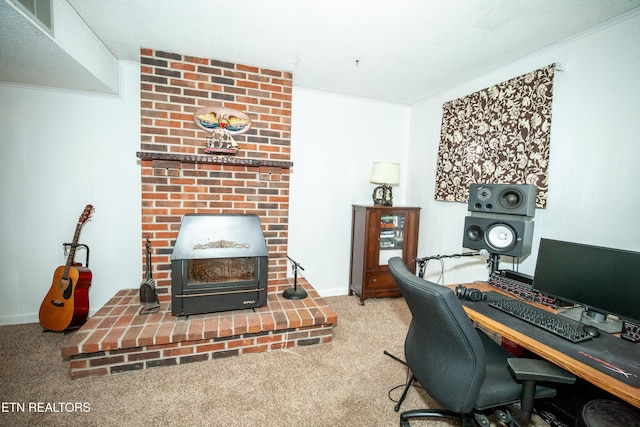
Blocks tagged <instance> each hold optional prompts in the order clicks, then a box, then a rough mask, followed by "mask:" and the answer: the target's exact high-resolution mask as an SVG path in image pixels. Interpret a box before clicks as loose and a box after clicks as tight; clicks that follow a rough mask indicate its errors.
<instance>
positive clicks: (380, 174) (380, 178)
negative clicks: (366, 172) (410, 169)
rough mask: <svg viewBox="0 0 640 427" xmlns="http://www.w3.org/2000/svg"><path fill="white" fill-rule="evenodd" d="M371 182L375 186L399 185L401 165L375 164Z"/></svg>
mask: <svg viewBox="0 0 640 427" xmlns="http://www.w3.org/2000/svg"><path fill="white" fill-rule="evenodd" d="M370 181H371V182H372V183H374V184H387V185H399V184H400V163H384V162H374V163H373V169H372V170H371V180H370Z"/></svg>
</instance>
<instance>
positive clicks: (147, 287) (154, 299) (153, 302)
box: [138, 237, 160, 314]
mask: <svg viewBox="0 0 640 427" xmlns="http://www.w3.org/2000/svg"><path fill="white" fill-rule="evenodd" d="M146 249H147V263H146V272H145V278H144V280H143V281H142V282H141V283H140V304H142V307H140V312H139V313H138V314H151V313H157V312H158V310H159V309H160V302H159V301H158V293H157V292H156V282H155V280H153V278H152V277H151V241H149V238H148V237H147V244H146Z"/></svg>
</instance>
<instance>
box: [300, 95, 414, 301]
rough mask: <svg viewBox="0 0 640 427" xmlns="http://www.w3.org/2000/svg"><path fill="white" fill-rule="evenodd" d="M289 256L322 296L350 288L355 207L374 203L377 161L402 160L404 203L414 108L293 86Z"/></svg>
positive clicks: (398, 196) (398, 193) (399, 190)
mask: <svg viewBox="0 0 640 427" xmlns="http://www.w3.org/2000/svg"><path fill="white" fill-rule="evenodd" d="M292 123H293V124H292V137H291V140H292V141H291V157H292V161H293V174H292V175H291V194H290V209H289V256H290V257H291V258H292V259H293V260H295V261H297V262H299V263H300V265H302V267H304V269H305V270H304V271H300V272H299V274H300V275H302V276H304V277H305V278H306V279H307V280H309V282H310V283H311V284H312V285H313V286H314V287H315V289H316V290H317V291H318V292H319V293H320V294H321V295H323V296H329V295H346V294H347V292H348V290H349V260H350V247H351V206H352V205H353V204H365V205H371V204H372V203H373V202H372V199H371V193H372V192H373V189H374V188H375V186H376V185H374V184H371V183H370V182H369V178H370V176H371V167H372V165H373V162H375V161H389V162H398V163H400V174H401V177H400V186H399V187H394V189H393V201H394V204H395V205H403V204H406V203H407V200H406V197H405V194H406V191H405V189H406V188H409V187H410V184H409V181H410V180H409V178H408V175H407V171H408V169H407V168H406V162H407V161H406V155H407V151H408V138H409V137H408V130H409V107H408V106H406V105H399V104H392V103H387V102H379V101H373V100H368V99H362V98H353V97H347V96H340V95H334V94H329V93H324V92H315V91H311V90H306V89H299V88H294V91H293V110H292Z"/></svg>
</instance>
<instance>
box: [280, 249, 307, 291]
mask: <svg viewBox="0 0 640 427" xmlns="http://www.w3.org/2000/svg"><path fill="white" fill-rule="evenodd" d="M287 258H289V255H287ZM289 261H291V269H292V270H293V288H289V289H287V290H285V291H284V292H283V294H282V296H283V297H285V298H287V299H303V298H306V297H307V291H305V290H304V289H302V288H300V289H298V269H300V270H303V271H304V268H302V266H301V265H300V264H298V263H297V262H295V261H294V260H292V259H291V258H289Z"/></svg>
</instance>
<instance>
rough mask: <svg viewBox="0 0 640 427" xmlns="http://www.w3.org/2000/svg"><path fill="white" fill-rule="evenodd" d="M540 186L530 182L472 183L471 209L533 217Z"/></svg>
mask: <svg viewBox="0 0 640 427" xmlns="http://www.w3.org/2000/svg"><path fill="white" fill-rule="evenodd" d="M537 194H538V187H536V186H535V185H530V184H471V185H470V186H469V210H470V211H471V212H484V213H496V214H506V215H520V216H528V217H533V216H535V213H536V195H537Z"/></svg>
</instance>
